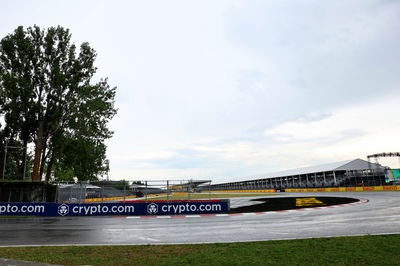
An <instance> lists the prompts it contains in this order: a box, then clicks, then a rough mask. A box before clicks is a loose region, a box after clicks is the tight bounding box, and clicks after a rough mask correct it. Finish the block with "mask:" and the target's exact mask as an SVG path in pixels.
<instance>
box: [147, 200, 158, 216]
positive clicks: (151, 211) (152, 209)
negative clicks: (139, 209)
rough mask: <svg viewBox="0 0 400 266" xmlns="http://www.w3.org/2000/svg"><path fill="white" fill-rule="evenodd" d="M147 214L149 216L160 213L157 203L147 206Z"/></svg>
mask: <svg viewBox="0 0 400 266" xmlns="http://www.w3.org/2000/svg"><path fill="white" fill-rule="evenodd" d="M147 212H148V213H149V214H156V213H158V205H157V204H155V203H150V204H149V205H147Z"/></svg>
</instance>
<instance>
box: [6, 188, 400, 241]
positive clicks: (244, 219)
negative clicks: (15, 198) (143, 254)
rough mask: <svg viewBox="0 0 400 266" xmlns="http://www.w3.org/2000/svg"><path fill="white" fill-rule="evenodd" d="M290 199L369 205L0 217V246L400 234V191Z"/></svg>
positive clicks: (236, 202)
mask: <svg viewBox="0 0 400 266" xmlns="http://www.w3.org/2000/svg"><path fill="white" fill-rule="evenodd" d="M288 196H290V197H294V196H299V197H306V196H307V197H308V196H310V197H317V196H339V197H352V198H364V199H368V200H369V202H368V203H364V204H357V205H346V206H344V207H340V208H324V209H318V210H312V209H305V210H303V211H288V212H281V213H279V212H278V213H276V212H271V213H266V214H259V215H234V216H214V217H194V218H179V219H178V218H177V219H115V218H113V217H60V218H8V219H7V218H2V219H0V246H10V245H16V246H20V245H24V246H29V245H117V244H118V245H140V244H175V243H211V242H239V241H260V240H270V239H293V238H310V237H326V236H344V235H365V234H391V233H400V192H340V193H283V194H281V195H279V196H275V197H288ZM246 202H247V203H246ZM246 204H249V199H232V205H233V206H244V205H246ZM251 204H254V203H251Z"/></svg>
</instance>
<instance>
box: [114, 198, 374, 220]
mask: <svg viewBox="0 0 400 266" xmlns="http://www.w3.org/2000/svg"><path fill="white" fill-rule="evenodd" d="M367 202H369V200H367V199H358V201H356V202H352V203H346V204H338V205H331V206H321V207H311V208H304V209H291V210H282V211H264V212H244V213H218V214H196V215H194V214H190V215H152V216H150V215H141V216H116V217H112V218H115V219H179V218H204V217H228V216H251V215H260V214H274V213H289V212H298V211H312V210H322V209H331V208H338V207H346V206H352V205H360V204H364V203H367Z"/></svg>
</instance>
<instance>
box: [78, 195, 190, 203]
mask: <svg viewBox="0 0 400 266" xmlns="http://www.w3.org/2000/svg"><path fill="white" fill-rule="evenodd" d="M166 195H167V194H166V193H160V194H154V195H152V194H150V195H147V196H146V197H147V200H149V199H151V198H153V197H158V196H166ZM170 195H187V193H171V194H170ZM136 198H138V197H136V196H127V197H112V198H94V199H85V200H84V202H85V203H86V202H88V203H90V202H103V201H121V200H130V199H136ZM140 199H144V197H141V198H140Z"/></svg>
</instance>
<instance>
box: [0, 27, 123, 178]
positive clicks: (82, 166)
mask: <svg viewBox="0 0 400 266" xmlns="http://www.w3.org/2000/svg"><path fill="white" fill-rule="evenodd" d="M95 59H96V52H95V51H94V50H93V49H92V48H91V47H90V46H89V44H88V43H82V44H81V45H80V49H79V51H77V48H76V46H75V44H73V43H72V42H71V34H70V33H69V30H68V29H64V28H63V27H60V26H58V27H50V28H48V29H45V30H44V29H40V28H39V27H38V26H33V27H29V28H26V29H25V28H23V27H22V26H20V27H18V28H17V29H16V30H15V31H14V33H12V34H9V35H8V36H6V37H4V38H3V39H2V40H1V41H0V123H1V120H3V123H2V124H3V125H1V126H0V130H1V131H0V135H1V136H2V143H3V144H2V145H4V143H5V142H6V141H7V142H8V143H12V142H14V143H19V145H21V147H22V148H23V149H22V150H23V151H25V152H26V151H27V149H26V148H27V147H28V146H29V145H30V144H33V146H34V152H33V154H32V161H33V167H32V169H31V172H32V180H33V181H40V180H42V178H43V177H45V179H46V180H49V179H50V178H51V177H52V176H54V173H59V174H60V176H62V175H64V176H65V173H69V174H68V176H70V177H71V178H72V177H77V178H79V179H80V180H85V179H95V178H96V176H98V175H99V174H102V173H104V172H105V171H108V169H107V166H106V164H105V152H106V147H105V144H104V141H105V140H106V139H108V138H110V137H111V136H112V132H111V131H110V130H109V129H108V127H107V123H108V122H109V120H110V119H112V117H113V116H114V115H115V114H116V109H115V108H114V97H115V90H116V88H115V87H114V88H111V87H110V86H109V84H108V82H107V79H100V80H99V81H97V82H93V76H94V74H95V73H96V67H95V66H94V62H95ZM0 145H1V144H0ZM0 157H1V156H0ZM25 157H26V156H25ZM25 157H23V156H22V157H21V160H22V161H23V160H24V158H25ZM28 158H29V156H28ZM21 160H20V161H21ZM23 163H25V162H23Z"/></svg>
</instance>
